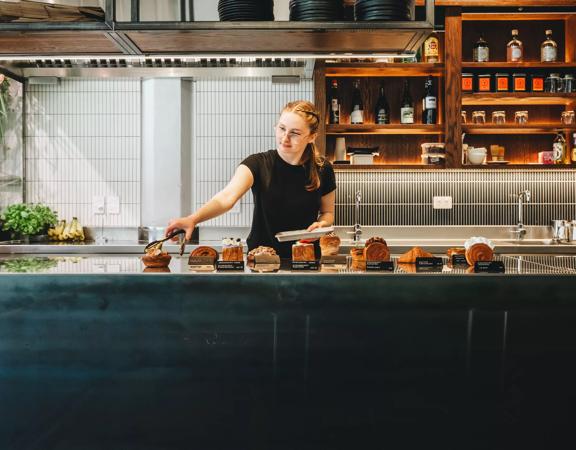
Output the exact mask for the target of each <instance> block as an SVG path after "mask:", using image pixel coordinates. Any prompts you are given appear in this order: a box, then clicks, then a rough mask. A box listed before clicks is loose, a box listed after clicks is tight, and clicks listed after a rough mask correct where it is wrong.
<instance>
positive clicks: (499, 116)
mask: <svg viewBox="0 0 576 450" xmlns="http://www.w3.org/2000/svg"><path fill="white" fill-rule="evenodd" d="M492 123H493V124H495V125H504V124H505V123H506V111H492Z"/></svg>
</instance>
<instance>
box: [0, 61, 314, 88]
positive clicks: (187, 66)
mask: <svg viewBox="0 0 576 450" xmlns="http://www.w3.org/2000/svg"><path fill="white" fill-rule="evenodd" d="M314 61H315V60H314V59H311V58H284V57H282V58H280V57H270V58H267V57H206V58H205V57H190V56H181V57H178V56H154V57H145V56H125V57H113V58H111V57H109V56H102V57H97V56H86V57H72V58H71V57H50V58H47V57H46V58H35V59H25V58H21V59H18V58H15V59H13V60H4V61H2V63H1V66H2V68H3V69H4V70H5V72H6V73H8V74H10V75H12V76H15V77H17V78H21V79H29V80H30V81H31V82H35V81H37V82H41V81H42V80H41V79H42V78H50V77H52V78H158V77H163V78H166V77H175V78H223V77H272V79H273V80H276V81H278V82H293V81H294V80H298V79H300V78H305V79H311V78H312V75H313V71H314Z"/></svg>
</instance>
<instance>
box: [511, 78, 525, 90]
mask: <svg viewBox="0 0 576 450" xmlns="http://www.w3.org/2000/svg"><path fill="white" fill-rule="evenodd" d="M512 80H513V81H512V87H513V88H514V92H526V88H527V86H526V74H525V73H514V74H512Z"/></svg>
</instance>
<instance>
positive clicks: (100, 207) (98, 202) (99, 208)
mask: <svg viewBox="0 0 576 450" xmlns="http://www.w3.org/2000/svg"><path fill="white" fill-rule="evenodd" d="M92 214H94V215H95V216H103V215H104V214H106V198H105V197H104V196H103V195H95V196H94V197H92Z"/></svg>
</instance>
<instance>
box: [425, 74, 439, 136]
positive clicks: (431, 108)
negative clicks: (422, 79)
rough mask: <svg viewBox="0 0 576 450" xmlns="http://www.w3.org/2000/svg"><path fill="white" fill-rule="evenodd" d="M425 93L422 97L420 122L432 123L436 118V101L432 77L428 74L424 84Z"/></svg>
mask: <svg viewBox="0 0 576 450" xmlns="http://www.w3.org/2000/svg"><path fill="white" fill-rule="evenodd" d="M424 89H425V94H424V98H423V99H422V123H424V124H427V125H432V124H435V123H436V120H437V104H436V103H437V102H436V94H435V93H434V79H433V78H432V77H431V76H430V75H428V78H427V79H426V83H425V84H424Z"/></svg>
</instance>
